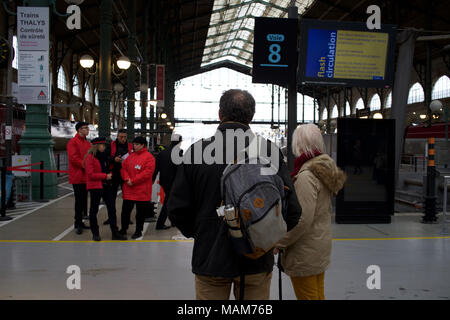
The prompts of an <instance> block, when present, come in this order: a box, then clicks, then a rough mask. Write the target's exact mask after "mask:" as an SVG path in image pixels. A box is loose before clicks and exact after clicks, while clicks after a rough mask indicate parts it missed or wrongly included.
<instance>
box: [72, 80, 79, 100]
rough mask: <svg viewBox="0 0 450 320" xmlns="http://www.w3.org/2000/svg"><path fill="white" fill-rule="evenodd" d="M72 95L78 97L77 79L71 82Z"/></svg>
mask: <svg viewBox="0 0 450 320" xmlns="http://www.w3.org/2000/svg"><path fill="white" fill-rule="evenodd" d="M72 93H73V95H74V96H77V97H80V80H79V79H78V77H75V79H74V80H73V87H72Z"/></svg>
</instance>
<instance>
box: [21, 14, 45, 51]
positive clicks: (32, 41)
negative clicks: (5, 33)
mask: <svg viewBox="0 0 450 320" xmlns="http://www.w3.org/2000/svg"><path fill="white" fill-rule="evenodd" d="M17 47H18V49H19V51H23V50H26V51H30V50H43V51H48V48H49V8H48V7H17Z"/></svg>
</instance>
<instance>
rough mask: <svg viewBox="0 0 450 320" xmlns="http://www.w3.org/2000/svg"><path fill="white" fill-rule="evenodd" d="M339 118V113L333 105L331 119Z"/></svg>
mask: <svg viewBox="0 0 450 320" xmlns="http://www.w3.org/2000/svg"><path fill="white" fill-rule="evenodd" d="M337 117H339V111H338V107H337V105H334V106H333V108H332V109H331V119H334V118H337Z"/></svg>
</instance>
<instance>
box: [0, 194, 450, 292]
mask: <svg viewBox="0 0 450 320" xmlns="http://www.w3.org/2000/svg"><path fill="white" fill-rule="evenodd" d="M119 198H120V197H119ZM120 208H121V199H118V201H117V210H118V212H120ZM36 209H37V210H36ZM34 210H35V211H34V212H31V213H29V214H26V213H25V214H23V215H22V216H16V218H15V219H14V220H12V221H10V222H8V223H3V224H1V225H0V270H2V277H0V299H194V298H195V294H194V276H193V274H192V273H191V266H190V262H191V253H192V245H193V242H192V241H189V240H188V241H186V240H185V241H182V240H173V239H183V237H182V236H181V235H180V233H179V231H178V230H177V229H176V228H171V229H168V230H163V231H159V230H155V229H154V226H155V223H149V224H146V233H145V235H144V240H143V241H131V240H129V241H126V242H118V241H102V242H100V243H94V242H92V241H91V234H90V231H89V230H86V231H85V232H84V233H83V234H82V235H76V234H75V233H74V231H73V230H72V223H73V196H72V195H68V196H66V197H65V198H62V199H60V200H58V201H54V202H50V203H47V204H46V206H44V207H42V208H38V207H36V208H34ZM105 219H106V211H105V209H102V210H100V213H99V221H100V222H103V221H104V220H105ZM333 219H334V218H333ZM420 219H421V215H420V214H417V213H415V214H396V215H395V216H394V217H393V219H392V223H391V224H355V225H351V224H346V225H343V224H335V223H334V222H333V224H332V232H333V238H334V241H333V251H332V258H331V266H330V268H329V269H328V271H327V272H326V276H325V294H326V298H327V299H450V273H449V272H448V270H449V266H450V236H449V235H448V234H447V235H446V234H442V233H441V231H442V225H441V224H431V225H430V224H422V223H420ZM449 229H450V225H449ZM132 231H134V225H133V226H131V227H130V232H129V233H130V234H131V232H132ZM101 236H102V238H103V240H110V231H109V227H108V226H103V225H101ZM56 240H57V241H56ZM71 265H77V266H79V267H80V270H81V290H69V289H68V288H67V286H66V284H67V281H68V279H69V277H70V276H71V275H70V274H68V273H66V270H67V268H68V267H69V266H71ZM372 265H376V266H378V267H379V268H380V276H381V278H380V280H381V282H380V283H381V288H380V289H373V290H370V289H368V287H367V281H368V278H369V277H370V276H371V274H369V273H367V269H368V267H369V266H372ZM283 298H284V299H295V296H294V293H293V291H292V286H291V284H290V280H289V278H288V277H287V276H286V275H285V274H284V275H283ZM271 299H278V270H277V268H276V267H274V274H273V280H272V287H271Z"/></svg>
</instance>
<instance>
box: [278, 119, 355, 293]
mask: <svg viewBox="0 0 450 320" xmlns="http://www.w3.org/2000/svg"><path fill="white" fill-rule="evenodd" d="M292 149H293V153H294V155H295V156H296V157H297V158H296V159H295V163H294V171H293V172H292V173H291V177H292V179H293V182H294V187H295V191H296V194H297V197H298V200H299V202H300V204H301V206H302V217H301V219H300V221H299V223H298V224H297V226H296V227H294V228H293V229H292V230H291V231H289V232H288V233H287V234H286V236H285V237H284V238H283V239H281V240H280V241H279V242H278V243H277V245H276V246H275V247H276V249H275V253H278V250H281V251H282V255H281V261H282V265H283V267H284V270H285V272H286V274H287V275H289V276H290V278H291V281H292V285H293V287H294V291H295V295H296V296H297V299H299V300H324V299H325V294H324V277H325V270H326V269H327V268H328V266H329V264H330V255H331V198H332V197H333V196H334V195H336V194H337V192H338V191H339V190H340V189H341V188H342V187H343V185H344V182H345V180H346V175H345V173H344V172H343V171H342V170H341V169H339V168H338V167H337V166H336V164H335V163H334V161H333V159H331V158H330V157H329V156H328V155H326V154H324V150H325V147H324V142H323V138H322V134H321V132H320V130H319V129H318V128H317V126H316V125H314V124H306V125H301V126H298V127H297V129H296V130H295V131H294V134H293V140H292Z"/></svg>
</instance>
